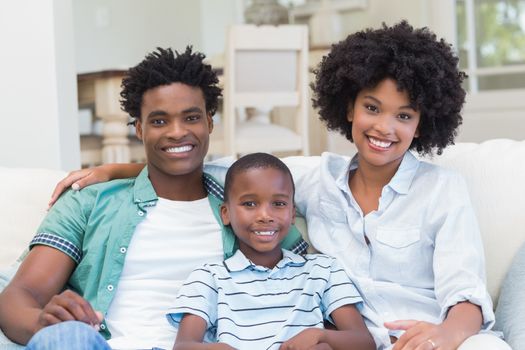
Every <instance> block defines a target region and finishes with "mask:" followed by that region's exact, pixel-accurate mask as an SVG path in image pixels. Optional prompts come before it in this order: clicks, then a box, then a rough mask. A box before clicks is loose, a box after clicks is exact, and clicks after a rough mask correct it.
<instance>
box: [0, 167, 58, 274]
mask: <svg viewBox="0 0 525 350" xmlns="http://www.w3.org/2000/svg"><path fill="white" fill-rule="evenodd" d="M65 175H66V173H65V172H63V171H60V170H47V169H25V168H5V167H0V195H1V196H2V198H5V199H8V200H3V201H1V202H0V211H1V213H2V215H1V217H2V220H0V241H1V242H2V244H1V245H0V269H3V268H4V267H6V266H8V265H9V264H10V263H12V262H13V261H14V260H15V259H16V258H17V257H18V256H19V255H20V254H21V253H22V252H23V251H24V249H25V248H26V247H27V244H28V243H29V241H30V240H31V238H32V237H33V235H34V234H35V231H36V229H37V228H38V225H39V224H40V221H42V219H43V217H44V215H45V214H46V208H47V202H48V201H49V198H50V197H51V192H52V190H53V188H54V187H55V185H56V183H57V182H58V181H59V180H60V179H62V178H63V177H64V176H65Z"/></svg>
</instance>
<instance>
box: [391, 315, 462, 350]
mask: <svg viewBox="0 0 525 350" xmlns="http://www.w3.org/2000/svg"><path fill="white" fill-rule="evenodd" d="M385 327H386V328H388V329H391V330H405V333H404V334H403V335H402V336H401V337H399V339H398V340H397V341H396V343H395V344H394V347H393V350H412V349H414V350H436V349H439V350H455V349H457V347H458V346H459V345H460V344H461V342H459V343H458V342H457V341H454V340H455V339H457V338H456V337H455V336H454V334H453V333H454V332H453V331H452V330H449V329H447V328H446V326H445V325H444V324H439V325H437V324H433V323H430V322H423V321H415V320H399V321H393V322H386V323H385Z"/></svg>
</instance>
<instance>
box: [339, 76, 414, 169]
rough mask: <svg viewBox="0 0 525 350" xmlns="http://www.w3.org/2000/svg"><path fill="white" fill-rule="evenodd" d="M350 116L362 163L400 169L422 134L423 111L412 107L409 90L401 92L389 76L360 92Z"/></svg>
mask: <svg viewBox="0 0 525 350" xmlns="http://www.w3.org/2000/svg"><path fill="white" fill-rule="evenodd" d="M347 119H348V121H351V122H352V138H353V140H354V143H355V145H356V147H357V150H358V152H359V160H360V162H361V161H362V162H366V163H367V164H369V165H371V166H373V167H385V166H387V167H389V166H392V167H393V168H397V166H398V165H399V163H400V162H401V160H402V159H403V156H404V154H405V152H406V151H407V150H408V149H409V148H410V145H411V144H412V140H413V139H414V137H418V125H419V119H420V112H419V111H417V110H415V109H414V107H413V106H411V103H410V99H409V96H408V93H407V92H406V91H398V90H397V85H396V82H395V81H394V80H392V79H385V80H383V81H381V82H380V83H379V84H378V85H377V86H376V87H374V88H372V89H364V90H362V91H360V92H359V94H357V97H356V100H355V103H354V106H353V108H352V109H351V110H350V111H349V112H348V115H347Z"/></svg>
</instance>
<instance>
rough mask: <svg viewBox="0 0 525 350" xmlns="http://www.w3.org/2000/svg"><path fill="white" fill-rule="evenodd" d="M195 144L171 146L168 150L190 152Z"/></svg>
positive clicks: (171, 151) (169, 151) (170, 151)
mask: <svg viewBox="0 0 525 350" xmlns="http://www.w3.org/2000/svg"><path fill="white" fill-rule="evenodd" d="M192 148H193V146H191V145H187V146H181V147H170V148H167V149H166V152H168V153H182V152H188V151H191V150H192Z"/></svg>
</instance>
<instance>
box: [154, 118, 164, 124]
mask: <svg viewBox="0 0 525 350" xmlns="http://www.w3.org/2000/svg"><path fill="white" fill-rule="evenodd" d="M151 124H153V125H164V124H166V121H165V120H164V119H152V120H151Z"/></svg>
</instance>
